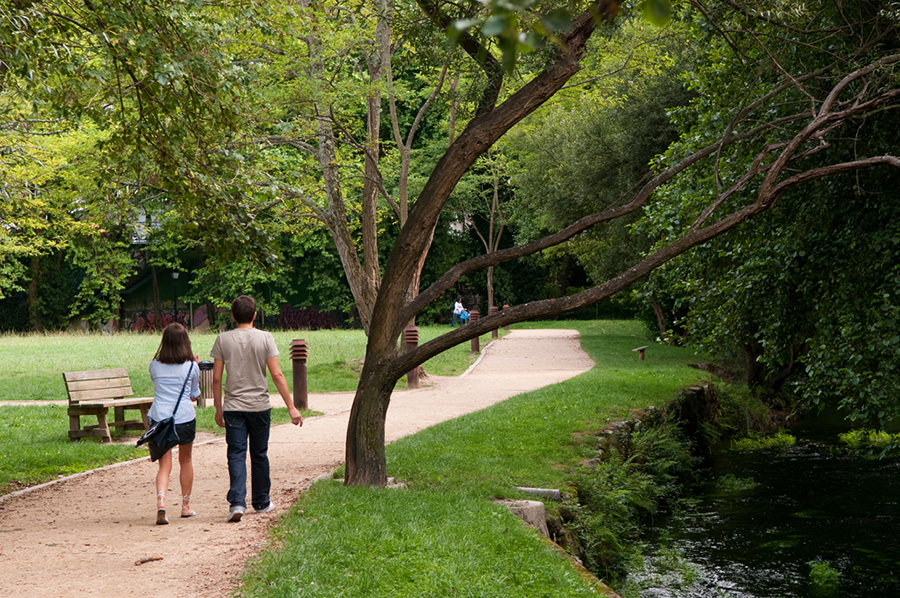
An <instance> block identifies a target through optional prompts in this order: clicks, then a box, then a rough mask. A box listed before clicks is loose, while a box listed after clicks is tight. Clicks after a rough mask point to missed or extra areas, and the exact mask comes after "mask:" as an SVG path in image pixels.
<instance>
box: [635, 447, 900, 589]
mask: <svg viewBox="0 0 900 598" xmlns="http://www.w3.org/2000/svg"><path fill="white" fill-rule="evenodd" d="M793 433H794V434H796V435H797V437H798V439H797V445H796V446H793V447H788V448H783V449H772V450H760V451H752V452H746V453H726V454H722V455H719V456H718V457H716V459H715V460H714V462H713V463H712V464H711V471H710V475H709V481H708V482H707V483H705V484H704V485H702V486H701V487H700V488H699V489H698V492H697V493H696V494H695V498H694V500H691V501H688V504H687V506H686V508H684V509H683V510H682V511H681V512H680V513H678V514H677V515H673V516H671V517H668V518H667V519H665V520H660V521H658V522H657V523H658V526H657V527H656V528H655V529H654V530H653V531H652V533H651V535H650V542H651V546H654V547H657V548H658V547H659V546H667V547H669V549H670V550H671V549H674V551H676V552H678V553H681V554H682V555H683V557H684V559H685V560H686V561H689V562H690V563H693V564H695V565H696V571H697V579H696V580H690V579H689V581H690V582H691V583H686V584H682V587H681V588H680V589H675V588H673V587H671V586H673V585H674V586H677V585H678V584H677V583H675V584H672V583H671V582H669V583H670V587H668V588H666V587H664V585H660V584H659V583H657V584H656V585H655V586H654V584H652V583H650V584H649V585H650V586H652V587H649V588H648V587H647V586H648V583H647V581H646V580H644V583H643V584H642V585H643V589H642V590H641V591H640V594H641V596H642V597H643V598H650V597H654V598H656V597H660V598H662V597H700V596H702V597H706V596H709V597H713V596H723V597H742V598H778V597H784V598H788V597H791V598H807V597H810V598H812V597H815V598H821V597H822V596H841V598H898V597H900V510H898V503H900V461H898V460H897V459H884V460H872V459H866V458H862V457H850V456H847V455H845V454H843V453H842V451H840V450H839V447H838V446H836V445H832V444H829V442H825V441H823V438H824V439H830V440H831V441H836V440H837V434H836V432H829V431H825V432H824V433H823V431H822V430H797V431H794V432H793ZM726 476H730V478H729V477H726ZM723 478H724V479H725V480H726V481H727V480H728V479H731V480H732V481H734V480H735V478H737V479H738V480H739V481H740V482H743V483H742V484H737V486H738V487H737V489H735V488H734V486H735V484H731V485H730V489H729V485H727V484H723V483H722V481H721V480H723ZM751 478H752V480H751ZM752 482H755V483H756V485H755V486H753V485H752ZM742 486H743V489H742V488H741V487H742ZM747 486H751V487H747ZM810 561H825V562H827V563H829V564H830V565H831V566H832V567H834V568H835V569H836V570H838V571H839V572H840V574H841V575H840V578H839V585H838V587H837V588H836V589H833V590H832V591H828V590H826V589H823V588H822V587H821V586H817V585H815V584H813V583H812V582H811V580H810V570H811V567H810V565H809V562H810ZM636 577H640V575H636ZM657 581H659V580H657ZM665 583H666V582H663V584H665Z"/></svg>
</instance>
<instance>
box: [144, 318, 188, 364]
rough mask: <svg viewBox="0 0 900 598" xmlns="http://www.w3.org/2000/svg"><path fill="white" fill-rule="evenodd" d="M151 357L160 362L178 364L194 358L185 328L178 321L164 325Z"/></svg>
mask: <svg viewBox="0 0 900 598" xmlns="http://www.w3.org/2000/svg"><path fill="white" fill-rule="evenodd" d="M153 359H155V360H156V361H158V362H160V363H172V364H179V363H184V362H185V361H192V360H193V359H194V352H193V351H192V350H191V339H190V337H189V336H188V332H187V328H185V327H184V326H183V325H181V324H179V323H178V322H173V323H171V324H169V325H168V326H166V327H165V329H164V330H163V333H162V341H160V343H159V349H157V350H156V355H154V356H153Z"/></svg>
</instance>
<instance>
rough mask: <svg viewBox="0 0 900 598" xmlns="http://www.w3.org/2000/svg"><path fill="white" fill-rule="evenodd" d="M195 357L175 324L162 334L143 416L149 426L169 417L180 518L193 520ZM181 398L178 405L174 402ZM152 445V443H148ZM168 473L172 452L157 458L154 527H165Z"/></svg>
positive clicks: (197, 383)
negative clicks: (174, 443) (150, 398)
mask: <svg viewBox="0 0 900 598" xmlns="http://www.w3.org/2000/svg"><path fill="white" fill-rule="evenodd" d="M197 362H199V357H198V356H197V355H194V354H193V353H192V352H191V339H190V338H189V337H188V332H187V329H186V328H185V327H184V326H182V325H181V324H178V323H173V324H169V325H168V326H166V328H165V329H164V330H163V334H162V341H161V342H160V344H159V349H157V350H156V355H154V356H153V361H151V362H150V379H151V380H153V387H154V396H153V405H152V406H151V407H150V411H149V413H148V414H147V415H148V416H149V417H150V421H151V425H152V424H154V423H156V422H158V421H161V420H164V419H166V418H167V417H172V416H173V412H174V411H175V406H176V404H177V405H178V411H177V412H175V413H174V417H175V429H176V430H177V431H178V438H179V444H178V465H179V468H180V473H179V480H180V482H181V494H182V497H181V516H182V517H193V516H194V515H196V513H195V512H194V511H192V510H191V490H192V488H193V485H194V464H193V462H192V461H191V452H192V449H193V443H194V436H195V435H196V431H197V416H196V413H195V411H194V404H193V402H192V401H196V400H197V399H198V398H200V370H199V368H198V367H197ZM179 395H181V402H180V403H179V402H178V398H179ZM151 442H152V441H151ZM171 473H172V451H171V450H170V451H167V452H166V453H165V454H164V455H163V456H162V457H160V458H159V471H158V472H157V474H156V524H157V525H165V524H167V523H169V520H168V519H167V518H166V490H167V489H168V487H169V475H170V474H171Z"/></svg>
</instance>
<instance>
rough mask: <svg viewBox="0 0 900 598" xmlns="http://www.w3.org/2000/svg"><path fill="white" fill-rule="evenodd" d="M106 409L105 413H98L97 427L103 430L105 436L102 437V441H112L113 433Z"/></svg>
mask: <svg viewBox="0 0 900 598" xmlns="http://www.w3.org/2000/svg"><path fill="white" fill-rule="evenodd" d="M106 413H107V411H106V409H104V410H103V413H98V414H97V427H98V428H99V429H100V430H102V431H103V436H101V437H100V442H112V435H111V434H110V433H109V425H108V424H107V423H106Z"/></svg>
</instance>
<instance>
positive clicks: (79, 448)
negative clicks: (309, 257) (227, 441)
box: [0, 326, 490, 494]
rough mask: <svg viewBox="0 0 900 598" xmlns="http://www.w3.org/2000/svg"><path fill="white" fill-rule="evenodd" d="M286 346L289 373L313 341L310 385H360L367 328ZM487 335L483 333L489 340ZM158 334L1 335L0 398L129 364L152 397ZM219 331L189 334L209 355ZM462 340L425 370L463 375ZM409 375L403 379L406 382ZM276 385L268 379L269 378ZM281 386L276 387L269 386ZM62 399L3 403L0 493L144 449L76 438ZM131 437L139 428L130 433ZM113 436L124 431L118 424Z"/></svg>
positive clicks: (209, 425)
mask: <svg viewBox="0 0 900 598" xmlns="http://www.w3.org/2000/svg"><path fill="white" fill-rule="evenodd" d="M446 330H447V327H443V326H426V327H422V328H421V329H420V339H421V340H420V342H425V341H427V340H429V339H431V338H434V337H436V336H438V335H439V334H442V333H443V332H446ZM274 336H275V341H276V343H277V345H278V347H279V349H280V350H281V355H280V356H279V363H280V365H281V368H282V370H283V371H284V372H285V375H286V376H287V378H288V381H289V382H290V380H291V379H292V371H293V368H292V363H291V359H290V351H289V347H290V342H291V340H293V339H295V338H303V339H305V340H306V341H307V342H308V343H309V346H310V358H309V361H308V364H307V375H308V382H309V383H308V386H309V392H313V393H315V392H336V391H351V390H354V389H355V388H356V381H357V380H358V379H359V375H358V371H359V369H360V368H361V363H360V362H359V359H360V358H362V357H363V356H364V355H365V335H364V334H363V333H362V331H348V330H322V331H302V332H291V331H288V332H275V333H274ZM489 338H490V336H489V335H486V336H484V337H482V341H484V342H486V341H488V340H489ZM159 339H160V335H159V334H134V333H123V334H118V335H110V336H103V335H100V334H90V335H88V334H82V333H57V334H31V335H2V338H0V342H2V346H3V350H2V351H0V372H2V374H0V401H29V400H65V398H66V391H65V385H64V383H63V379H62V372H67V371H78V370H96V369H107V368H119V367H124V368H126V369H127V370H128V373H129V376H130V378H131V382H132V386H133V388H134V391H135V394H136V396H152V395H153V383H152V382H151V381H150V375H149V372H148V369H147V368H148V364H149V361H150V359H151V358H152V357H153V354H154V353H155V352H156V349H157V347H158V346H159ZM214 340H215V335H214V334H192V335H191V344H192V347H193V349H194V352H195V353H197V354H199V355H200V358H201V359H208V358H209V351H210V349H211V348H212V344H213V341H214ZM474 359H475V358H474V357H473V356H472V355H470V353H469V343H464V344H463V345H459V346H457V347H455V348H454V349H453V350H451V351H447V352H445V353H443V354H442V355H439V356H437V357H435V358H434V359H432V360H430V361H429V362H427V363H426V364H425V370H426V372H428V373H430V374H436V375H458V374H460V373H462V372H463V371H465V369H466V368H468V367H469V365H471V364H472V363H473V361H474ZM405 384H406V381H405V379H404V380H401V381H400V383H399V384H398V386H399V387H404V386H405ZM270 385H271V380H270ZM270 390H271V391H272V392H276V390H275V388H274V386H272V387H271V389H270ZM213 411H214V410H213V408H212V407H206V408H198V409H197V428H198V429H199V430H201V431H205V432H211V433H216V434H218V433H221V432H222V431H221V429H220V428H219V427H218V426H216V425H215V422H214V420H213ZM272 417H273V423H276V424H277V423H284V422H286V421H289V419H288V417H287V409H275V410H273V414H272ZM68 429H69V422H68V416H67V415H66V407H64V406H54V405H50V406H37V405H35V406H23V407H18V406H3V407H2V408H0V494H5V493H8V492H11V491H14V490H17V489H19V488H22V487H24V486H30V485H34V484H39V483H42V482H46V481H48V480H50V479H53V478H55V477H57V476H61V475H68V474H72V473H77V472H80V471H86V470H89V469H93V468H95V467H100V466H103V465H107V464H109V463H114V462H118V461H126V460H129V459H134V458H137V457H142V456H146V455H147V449H146V448H145V447H142V448H136V447H135V446H134V443H133V442H126V443H113V444H100V443H99V441H98V440H97V439H84V440H81V441H79V442H72V441H70V440H69V439H68ZM128 434H129V435H128V436H126V438H129V439H133V437H135V436H137V435H138V434H137V433H135V432H130V433H128ZM113 435H114V437H115V436H119V437H121V436H122V432H121V431H120V430H117V429H116V430H113Z"/></svg>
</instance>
